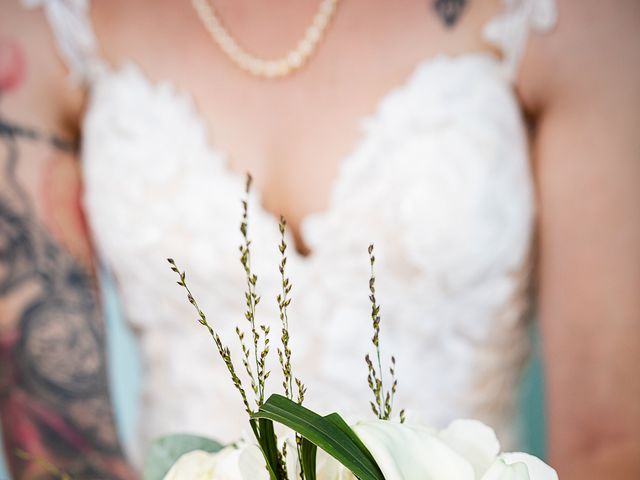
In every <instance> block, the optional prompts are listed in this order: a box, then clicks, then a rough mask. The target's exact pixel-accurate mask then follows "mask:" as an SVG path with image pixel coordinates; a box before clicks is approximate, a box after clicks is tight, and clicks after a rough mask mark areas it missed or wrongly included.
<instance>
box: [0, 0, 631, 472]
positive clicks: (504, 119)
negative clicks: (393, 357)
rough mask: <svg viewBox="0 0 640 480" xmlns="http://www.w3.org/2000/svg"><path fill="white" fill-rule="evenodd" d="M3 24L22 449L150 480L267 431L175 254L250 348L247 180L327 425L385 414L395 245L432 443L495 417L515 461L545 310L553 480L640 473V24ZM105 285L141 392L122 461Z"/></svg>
mask: <svg viewBox="0 0 640 480" xmlns="http://www.w3.org/2000/svg"><path fill="white" fill-rule="evenodd" d="M1 5H2V7H1V8H2V15H1V16H0V137H1V140H2V142H1V147H0V162H1V163H0V166H1V168H2V175H1V177H0V185H1V188H0V227H1V229H0V251H1V253H2V255H1V256H0V311H1V312H2V314H1V315H0V354H1V356H2V363H1V365H0V388H1V390H0V409H1V414H2V429H3V434H4V442H5V446H6V450H7V452H13V451H15V449H16V448H18V449H21V450H24V451H26V452H28V454H29V455H30V456H33V457H38V458H40V459H41V460H42V461H46V462H50V463H51V464H54V465H56V466H58V467H59V468H61V469H62V470H64V471H67V472H68V473H70V474H71V475H72V476H73V478H78V479H81V478H132V477H133V476H134V473H133V471H134V470H133V469H132V468H131V467H129V466H128V465H129V464H128V462H127V461H126V460H125V458H126V457H128V458H132V459H133V462H134V463H135V462H139V460H140V456H141V455H142V452H143V450H144V448H145V446H146V445H148V443H149V442H150V441H151V440H153V439H154V438H155V437H157V436H159V435H163V434H166V433H169V432H184V431H186V432H191V433H200V434H205V435H208V436H213V437H217V438H220V439H222V440H224V441H228V440H232V439H234V438H236V437H237V436H238V435H240V434H241V431H242V428H243V427H242V426H243V425H244V421H243V416H242V408H241V406H240V405H239V404H238V401H237V399H236V397H235V395H234V393H235V392H234V391H233V389H232V388H231V387H230V386H229V382H228V381H227V379H226V376H225V372H224V367H223V365H222V364H221V362H219V360H218V359H217V358H216V354H215V349H214V348H213V346H212V345H211V342H210V339H209V338H208V336H206V335H204V334H203V332H202V331H201V329H200V328H199V326H198V325H197V322H195V320H194V318H193V313H192V311H191V309H190V305H188V303H187V302H186V301H185V300H184V298H183V296H182V292H181V291H180V290H179V289H178V288H177V287H176V286H175V282H174V281H173V280H174V279H173V277H172V273H171V272H170V271H169V270H168V268H167V266H166V262H165V258H166V257H168V256H172V257H174V258H176V260H177V261H178V263H179V264H180V265H181V267H183V268H184V269H186V270H187V272H188V275H189V277H190V285H191V286H192V288H193V290H194V294H196V295H197V296H198V297H199V300H200V302H201V304H202V306H203V309H204V310H205V311H206V312H207V313H208V315H209V316H210V317H211V318H212V319H213V321H215V322H216V324H217V326H218V329H219V330H220V331H221V332H222V335H223V336H226V338H228V339H232V337H233V335H234V334H233V327H234V326H235V325H236V324H238V323H239V322H241V321H242V319H243V313H242V312H243V298H242V292H243V271H242V268H241V266H240V264H239V261H238V254H237V246H238V244H239V243H240V240H241V239H240V233H239V232H238V224H239V219H240V212H241V209H240V208H241V207H240V202H239V200H240V197H241V196H242V195H243V178H244V173H245V172H247V171H249V172H251V173H252V174H253V177H254V179H255V188H254V191H253V192H252V195H251V198H250V202H249V216H250V220H249V225H250V232H249V235H250V236H251V238H252V239H253V256H252V260H253V262H254V265H253V268H254V270H255V271H256V272H257V274H258V286H257V288H258V292H259V293H260V294H261V295H262V297H263V301H262V302H261V304H260V306H259V310H258V315H260V316H261V317H262V318H263V319H264V320H265V321H276V320H277V306H276V302H275V295H276V293H277V291H278V287H279V274H278V271H277V262H278V255H279V253H278V251H277V243H278V235H279V232H278V216H279V215H280V214H282V215H284V216H285V217H286V218H287V220H288V223H289V225H290V226H291V229H290V236H289V237H288V243H289V244H290V245H291V246H292V247H295V248H291V251H292V253H291V254H290V255H289V272H288V273H289V274H290V276H291V278H292V280H293V282H294V290H293V292H292V293H293V303H292V305H291V312H290V317H291V322H292V324H291V325H292V326H291V329H292V331H293V337H294V342H295V343H294V345H293V351H294V357H295V358H294V362H295V364H296V366H297V370H298V372H299V373H300V376H301V377H302V378H303V379H304V381H305V383H306V384H307V385H308V386H309V389H310V393H309V395H308V398H309V399H310V401H311V402H315V403H312V405H311V406H312V407H314V408H317V409H320V410H321V411H322V410H326V409H328V408H335V409H338V410H339V411H341V412H344V413H345V414H347V415H348V414H349V413H351V412H357V411H362V409H363V408H366V406H367V389H366V385H365V381H366V380H365V378H364V376H365V373H364V372H365V368H364V366H363V357H364V353H365V351H366V350H367V344H368V342H369V339H368V331H369V330H368V328H369V324H368V318H369V317H368V310H367V309H368V300H367V279H368V270H367V269H368V267H369V265H368V259H367V255H366V247H367V245H368V244H369V243H370V242H374V243H375V244H376V251H377V258H378V261H377V277H378V285H379V300H380V302H381V304H382V318H383V327H382V328H383V332H384V333H383V338H384V342H385V343H384V345H383V350H384V351H385V352H388V353H389V354H391V353H395V354H397V356H398V358H399V365H398V372H399V376H400V382H401V384H400V397H399V402H400V403H401V404H402V405H403V407H405V408H407V410H409V411H410V412H412V413H413V414H414V415H416V416H419V417H421V418H422V419H423V420H424V421H427V422H429V423H431V424H433V425H435V426H438V425H441V424H443V423H446V422H447V421H449V420H450V419H452V418H455V417H476V418H480V419H482V420H484V421H486V422H488V423H489V424H491V425H492V426H494V427H495V428H496V429H497V430H498V431H499V434H500V437H501V438H502V439H503V440H504V442H507V443H508V442H509V438H510V435H511V434H512V433H513V422H512V418H511V414H512V410H513V408H512V407H513V401H514V398H515V389H516V386H517V382H518V379H519V374H520V368H521V366H522V364H523V360H524V359H525V357H526V354H527V335H526V322H525V318H526V317H527V306H528V305H529V304H530V303H533V304H534V305H535V306H536V307H537V310H538V311H539V318H540V321H541V327H542V332H543V350H544V359H545V374H546V385H547V398H548V412H549V418H548V420H549V452H550V462H551V463H552V464H553V465H554V466H555V467H557V469H558V471H559V473H560V476H561V478H563V479H566V480H574V479H576V480H577V479H580V480H587V479H602V478H616V479H620V480H623V479H632V478H633V479H636V478H638V477H640V461H639V459H640V439H639V436H638V431H639V428H640V376H639V375H638V372H637V365H638V364H640V323H639V322H638V318H639V317H640V303H639V300H638V299H639V298H640V297H639V296H638V294H637V293H638V287H639V286H640V217H638V214H637V206H638V205H639V204H640V188H638V186H639V183H640V158H639V157H640V137H639V136H638V132H637V126H638V124H639V121H640V91H639V88H638V86H639V85H640V62H639V58H640V57H639V56H638V48H637V45H638V42H637V40H638V38H637V35H638V32H639V31H640V7H639V4H638V3H637V2H634V1H631V0H627V1H625V0H616V1H613V2H595V1H587V2H572V1H570V0H557V4H556V1H555V0H509V1H504V2H499V1H497V0H493V1H490V0H484V1H480V0H477V1H467V0H435V1H434V0H409V1H406V2H402V6H401V8H400V7H399V6H398V3H397V2H391V1H376V2H371V1H365V0H343V1H338V0H313V1H304V2H302V1H298V2H292V1H290V0H272V1H269V2H263V1H254V0H233V1H231V0H194V1H193V3H192V4H190V3H188V2H172V1H168V0H165V1H156V2H151V1H148V0H137V1H124V0H111V1H109V2H97V1H96V2H93V3H91V4H90V3H89V2H88V0H23V1H22V3H21V4H20V3H19V2H18V0H2V2H1ZM270 59H275V60H270ZM85 221H86V223H85ZM534 233H537V234H535V235H534ZM534 239H535V241H534ZM534 247H535V248H534ZM534 251H535V252H536V254H535V255H534V254H533V253H534ZM96 259H99V261H100V262H103V263H104V265H105V266H106V268H108V269H109V270H111V271H112V272H113V273H114V275H115V278H116V279H117V283H118V287H119V293H120V295H121V299H122V303H123V307H124V309H125V313H126V316H127V319H128V321H129V322H130V324H131V326H132V328H133V330H134V332H135V333H136V335H137V340H138V344H139V348H140V351H141V355H142V359H143V364H144V368H145V374H144V378H143V394H142V398H141V400H140V401H141V406H142V408H141V411H142V418H141V420H140V428H139V432H140V435H139V441H138V444H137V447H136V449H135V451H132V452H126V453H127V454H126V455H125V452H123V451H122V448H121V447H120V445H119V442H118V438H117V434H116V432H115V428H114V424H113V413H112V410H111V407H110V404H109V388H108V385H107V376H106V367H105V350H104V333H103V324H102V319H101V313H100V301H99V299H98V297H97V294H96V288H95V286H96V281H95V276H94V272H95V268H94V267H95V265H96ZM534 284H535V286H536V287H537V288H535V289H532V288H531V287H532V286H534ZM530 299H534V300H535V301H534V302H529V300H530ZM230 343H231V342H230ZM274 370H275V369H274ZM278 383H279V382H278V380H277V379H274V380H273V381H272V385H277V384H278ZM8 458H9V461H10V463H11V467H12V470H13V472H14V474H15V475H16V476H17V478H45V476H46V475H45V474H44V473H43V468H44V467H43V464H42V461H40V462H28V461H24V460H22V459H20V458H19V457H16V456H14V455H9V457H8ZM47 478H48V477H47Z"/></svg>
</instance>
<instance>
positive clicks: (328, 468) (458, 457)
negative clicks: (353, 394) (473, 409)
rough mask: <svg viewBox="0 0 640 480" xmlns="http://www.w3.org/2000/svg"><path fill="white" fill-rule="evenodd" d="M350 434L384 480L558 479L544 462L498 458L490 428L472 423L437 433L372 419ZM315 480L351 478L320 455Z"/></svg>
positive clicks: (527, 457) (463, 422)
mask: <svg viewBox="0 0 640 480" xmlns="http://www.w3.org/2000/svg"><path fill="white" fill-rule="evenodd" d="M352 428H353V430H354V432H355V433H356V434H357V435H358V437H359V438H360V439H361V440H362V442H363V443H364V444H365V445H366V447H367V448H368V449H369V451H370V452H371V455H373V458H374V459H375V460H376V462H377V464H378V466H379V467H380V470H382V473H383V475H384V477H385V479H386V480H413V479H425V480H557V479H558V476H557V474H556V472H555V471H554V470H553V469H552V468H551V467H549V466H547V465H546V464H545V463H544V462H542V461H540V460H538V459H537V458H535V457H532V456H530V455H527V454H524V453H506V454H502V455H499V454H498V453H499V451H500V444H499V443H498V440H497V438H496V436H495V433H494V432H493V430H492V429H491V428H489V427H487V426H486V425H484V424H482V423H480V422H477V421H474V420H456V421H454V422H453V423H451V425H450V426H449V427H448V428H446V429H444V430H442V431H440V432H438V431H435V430H432V429H429V428H426V427H422V426H418V425H409V424H400V423H397V422H390V421H382V420H370V421H365V422H359V423H357V424H356V425H354V426H353V427H352ZM318 480H355V476H353V475H352V474H351V473H349V472H348V471H347V470H346V469H345V468H344V467H342V466H341V465H338V464H337V462H335V460H333V459H331V458H329V457H327V456H326V455H320V456H319V458H318Z"/></svg>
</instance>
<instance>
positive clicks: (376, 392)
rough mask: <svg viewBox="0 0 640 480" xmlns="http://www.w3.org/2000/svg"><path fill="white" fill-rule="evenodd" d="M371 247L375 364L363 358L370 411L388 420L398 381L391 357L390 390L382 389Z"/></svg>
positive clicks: (378, 317) (402, 421) (401, 417)
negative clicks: (370, 394)
mask: <svg viewBox="0 0 640 480" xmlns="http://www.w3.org/2000/svg"><path fill="white" fill-rule="evenodd" d="M373 250H374V248H373V245H369V249H368V252H369V263H370V265H371V277H370V278H369V301H370V302H371V323H372V326H373V337H372V338H371V343H373V346H374V349H375V357H376V364H377V365H376V364H374V362H373V360H372V359H371V356H370V355H369V354H367V355H366V356H365V362H366V364H367V370H368V372H369V373H368V375H367V383H368V385H369V389H370V390H371V392H372V393H373V401H371V402H369V404H370V405H371V410H372V411H373V413H374V415H376V416H377V417H378V418H379V419H381V420H389V419H390V418H391V414H392V413H393V401H394V399H395V395H396V391H397V389H398V379H397V378H396V359H395V357H393V356H392V357H391V366H390V367H389V374H390V378H391V388H390V389H389V390H385V388H384V381H383V377H384V373H383V369H382V357H381V354H380V305H378V303H377V300H376V276H375V268H374V267H375V263H376V257H375V255H374V252H373ZM404 420H405V412H404V410H402V411H401V412H400V422H401V423H404Z"/></svg>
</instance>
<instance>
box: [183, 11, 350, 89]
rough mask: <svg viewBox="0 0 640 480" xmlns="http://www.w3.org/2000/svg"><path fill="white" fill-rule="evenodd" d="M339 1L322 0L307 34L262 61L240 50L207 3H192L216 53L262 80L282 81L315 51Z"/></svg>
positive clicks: (301, 65)
mask: <svg viewBox="0 0 640 480" xmlns="http://www.w3.org/2000/svg"><path fill="white" fill-rule="evenodd" d="M339 1H340V0H322V2H321V3H320V7H319V8H318V12H317V13H316V15H315V17H314V18H313V21H312V22H311V25H310V26H309V28H307V31H306V33H305V35H304V37H303V38H302V40H300V42H299V43H298V45H297V46H296V48H294V49H293V50H291V51H290V52H289V53H287V54H286V55H284V56H283V57H281V58H278V59H274V60H265V59H262V58H258V57H256V56H254V55H252V54H250V53H249V52H247V51H246V50H244V49H243V48H242V47H241V46H240V45H239V44H238V42H237V41H236V40H235V39H234V38H233V37H232V36H231V34H230V33H229V32H228V31H227V29H226V28H225V27H224V25H223V24H222V22H221V21H220V19H219V18H218V16H217V14H216V12H215V10H214V8H213V5H212V4H211V3H210V1H209V0H192V2H191V3H192V4H193V7H194V8H195V10H196V12H197V13H198V17H200V20H201V21H202V23H203V24H204V26H205V27H206V29H207V30H208V31H209V33H210V34H211V37H212V38H213V40H214V41H215V42H216V44H217V45H218V47H220V50H222V51H223V52H224V54H225V55H226V56H227V57H228V58H229V59H230V60H231V61H232V62H233V63H234V64H236V65H237V66H238V67H240V68H241V69H242V70H244V71H245V72H248V73H250V74H251V75H254V76H256V77H262V78H269V79H273V78H282V77H286V76H288V75H291V74H292V73H294V72H295V71H297V70H299V69H300V68H302V67H303V66H304V65H305V63H306V62H307V61H308V60H309V58H310V57H311V55H313V53H314V52H315V51H316V50H317V49H318V45H319V44H320V41H321V40H322V38H323V37H324V35H325V32H326V30H327V26H328V25H329V22H330V20H331V18H332V17H333V14H334V13H335V11H336V7H337V6H338V2H339Z"/></svg>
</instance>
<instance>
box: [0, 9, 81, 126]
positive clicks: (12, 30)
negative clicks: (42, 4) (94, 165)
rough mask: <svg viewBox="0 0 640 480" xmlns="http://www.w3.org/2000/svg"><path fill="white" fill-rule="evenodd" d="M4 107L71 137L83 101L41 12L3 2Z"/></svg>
mask: <svg viewBox="0 0 640 480" xmlns="http://www.w3.org/2000/svg"><path fill="white" fill-rule="evenodd" d="M0 11H2V15H0V96H1V103H0V109H1V110H2V111H3V112H4V113H5V114H7V113H9V114H10V115H12V116H13V117H14V118H15V119H16V120H20V121H25V122H28V123H30V124H32V125H34V126H40V127H43V128H48V129H53V130H57V131H58V132H57V133H62V134H65V133H69V132H70V131H72V130H73V128H74V126H73V123H76V120H77V115H78V113H79V111H80V108H81V104H82V101H83V94H82V91H81V89H80V88H79V87H74V86H72V85H71V83H70V82H69V80H68V71H67V68H66V66H65V65H64V63H63V61H62V59H61V58H60V56H59V52H58V50H57V48H56V43H55V40H54V38H53V34H52V32H51V29H50V28H49V25H48V23H47V21H46V18H45V16H44V14H43V12H42V10H41V9H39V8H36V9H27V8H25V7H24V6H23V5H22V4H21V2H20V1H19V0H0Z"/></svg>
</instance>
